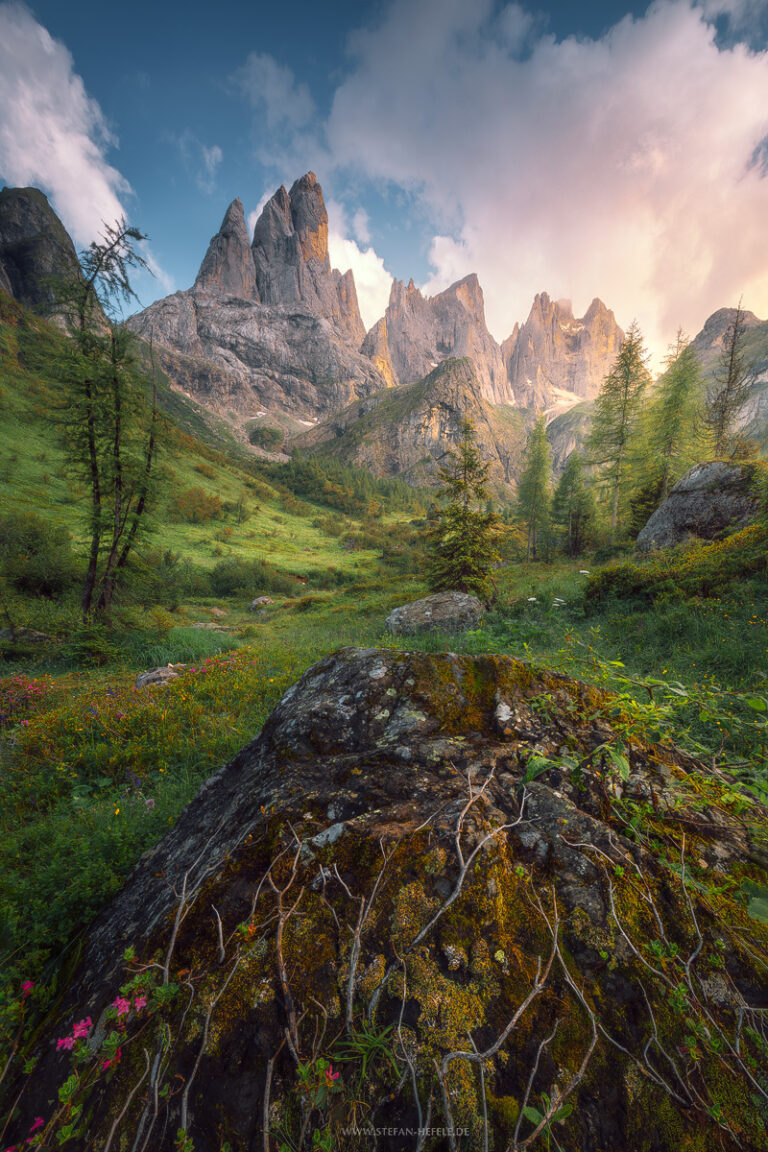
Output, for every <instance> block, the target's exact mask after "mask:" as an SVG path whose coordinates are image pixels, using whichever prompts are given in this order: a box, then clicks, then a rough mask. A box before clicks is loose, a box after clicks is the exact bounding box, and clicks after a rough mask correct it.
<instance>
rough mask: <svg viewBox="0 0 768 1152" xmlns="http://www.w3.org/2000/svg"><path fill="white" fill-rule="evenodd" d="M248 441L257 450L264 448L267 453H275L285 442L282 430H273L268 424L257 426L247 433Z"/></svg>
mask: <svg viewBox="0 0 768 1152" xmlns="http://www.w3.org/2000/svg"><path fill="white" fill-rule="evenodd" d="M248 439H249V440H250V442H251V444H254V445H255V446H256V447H257V448H264V449H265V450H266V451H267V452H277V451H278V449H279V448H281V447H282V444H283V441H284V440H285V432H284V431H283V429H282V428H273V427H271V425H269V424H257V426H256V427H255V428H250V429H249V431H248Z"/></svg>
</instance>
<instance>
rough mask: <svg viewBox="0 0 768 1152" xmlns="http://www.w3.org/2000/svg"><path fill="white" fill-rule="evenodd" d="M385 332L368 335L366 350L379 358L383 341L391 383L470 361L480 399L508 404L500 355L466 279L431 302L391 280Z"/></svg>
mask: <svg viewBox="0 0 768 1152" xmlns="http://www.w3.org/2000/svg"><path fill="white" fill-rule="evenodd" d="M385 320H386V331H385V333H384V334H382V332H381V330H380V329H379V331H378V332H376V333H374V332H373V330H372V332H371V333H369V335H368V337H367V338H366V347H372V348H374V349H376V350H377V352H378V354H379V355H380V354H381V348H382V335H385V336H386V339H387V347H388V353H389V357H390V363H391V368H392V375H393V378H394V380H395V381H396V382H397V383H399V384H411V383H413V382H414V381H415V380H420V379H421V378H422V377H423V376H426V375H428V373H429V372H431V370H432V369H433V368H436V367H437V365H438V364H439V363H440V362H441V361H442V360H446V359H449V358H461V357H465V356H466V357H467V358H468V359H470V360H471V361H472V362H473V364H474V366H475V370H476V372H477V375H478V379H479V380H480V389H481V392H482V395H483V397H484V398H485V399H486V400H488V401H490V402H491V403H493V404H511V403H513V395H512V390H511V389H510V387H509V384H508V381H507V378H506V373H505V371H504V364H503V361H502V358H501V349H500V347H499V345H498V344H497V343H496V341H495V340H494V339H493V337H492V336H491V334H490V332H489V331H488V329H487V327H486V323H485V304H484V301H483V291H482V289H481V287H480V284H479V282H478V279H477V276H476V275H475V274H474V273H472V275H470V276H465V278H464V279H463V280H459V281H457V282H456V283H455V284H452V285H451V286H450V288H446V290H445V292H440V293H439V294H438V295H437V296H432V297H427V296H422V294H421V292H420V291H419V290H418V288H416V287H415V286H414V283H413V280H411V281H410V282H409V284H408V286H407V287H406V286H405V285H404V284H403V282H402V281H401V280H395V281H394V282H393V284H392V289H391V291H390V296H389V304H388V306H387V311H386V316H385Z"/></svg>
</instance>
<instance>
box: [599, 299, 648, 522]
mask: <svg viewBox="0 0 768 1152" xmlns="http://www.w3.org/2000/svg"><path fill="white" fill-rule="evenodd" d="M646 360H647V355H646V352H645V347H644V345H643V338H642V336H641V334H640V329H639V327H638V325H637V323H636V322H635V321H633V322H632V324H631V325H630V327H629V330H628V332H627V335H626V337H625V338H624V341H623V343H622V345H621V348H620V349H619V352H618V355H617V357H616V361H615V363H614V365H613V367H612V368H611V370H610V372H609V373H608V375H607V376H606V378H605V380H604V381H603V384H602V387H601V389H600V394H599V395H598V397H597V399H596V401H595V415H594V418H593V421H592V429H591V431H590V434H589V438H588V440H587V450H588V453H589V460H590V463H592V464H594V465H596V466H597V480H598V483H599V484H600V485H601V486H602V487H603V489H604V490H605V491H606V493H607V498H608V502H609V506H610V525H611V543H612V544H613V543H615V541H616V535H617V532H618V529H619V518H620V512H621V511H622V509H623V506H624V504H625V502H626V500H627V498H628V495H629V492H630V491H631V488H632V485H633V483H634V479H635V477H634V471H635V466H636V457H637V450H638V433H639V430H640V425H641V417H642V411H643V401H644V397H645V390H646V388H647V386H648V384H649V383H650V379H651V377H650V374H649V372H648V369H647V367H646Z"/></svg>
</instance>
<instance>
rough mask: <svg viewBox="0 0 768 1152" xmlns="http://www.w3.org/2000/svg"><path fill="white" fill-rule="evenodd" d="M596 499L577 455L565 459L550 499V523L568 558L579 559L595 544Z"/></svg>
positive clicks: (579, 456) (573, 454) (580, 459)
mask: <svg viewBox="0 0 768 1152" xmlns="http://www.w3.org/2000/svg"><path fill="white" fill-rule="evenodd" d="M596 512H597V510H596V507H595V497H594V494H593V492H592V489H591V487H590V486H589V483H588V480H587V476H586V473H585V471H584V461H583V460H582V458H581V455H580V453H579V452H572V453H571V454H570V456H569V457H568V460H567V462H566V465H565V470H564V472H563V474H562V476H561V477H560V479H559V481H558V483H557V487H556V488H555V494H554V497H553V499H552V523H553V526H554V528H555V530H556V532H557V535H558V542H559V544H560V545H561V547H562V548H563V549H564V551H565V552H566V553H567V554H568V555H569V556H579V555H581V553H582V552H583V551H584V550H585V548H587V547H588V545H589V544H591V543H593V542H594V529H595V517H596Z"/></svg>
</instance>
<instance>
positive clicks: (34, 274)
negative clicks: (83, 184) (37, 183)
mask: <svg viewBox="0 0 768 1152" xmlns="http://www.w3.org/2000/svg"><path fill="white" fill-rule="evenodd" d="M78 270H79V264H78V260H77V253H76V252H75V246H74V244H73V243H72V241H71V239H70V237H69V235H68V233H67V231H66V229H65V228H64V225H63V224H62V223H61V221H60V220H59V218H58V216H57V215H56V213H55V212H54V210H53V208H51V206H50V204H49V203H48V199H47V197H46V196H45V195H44V194H43V193H42V192H41V191H40V189H39V188H3V189H2V190H0V287H1V288H3V289H4V291H7V292H9V293H10V294H11V295H12V296H14V297H15V298H16V299H17V300H18V301H19V302H20V303H21V304H25V305H27V307H29V308H32V309H33V310H34V311H35V312H40V313H43V314H46V315H51V314H52V313H55V312H56V310H57V295H56V289H55V287H54V285H53V281H54V280H55V278H56V277H60V276H69V275H71V274H72V273H73V272H77V271H78Z"/></svg>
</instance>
